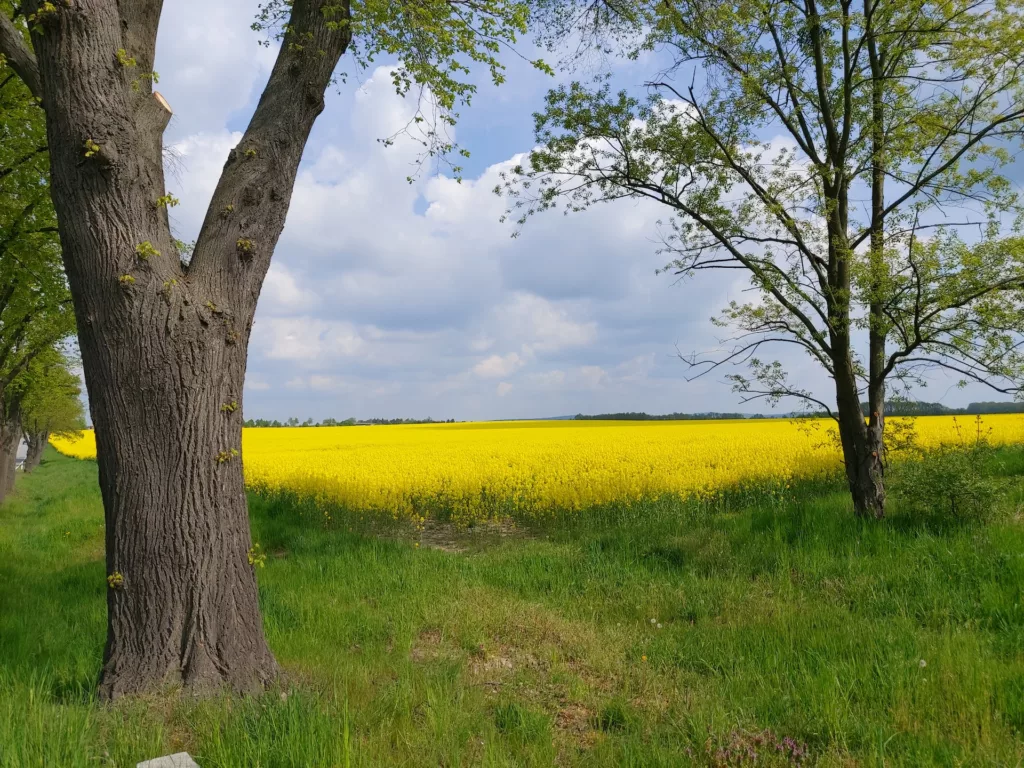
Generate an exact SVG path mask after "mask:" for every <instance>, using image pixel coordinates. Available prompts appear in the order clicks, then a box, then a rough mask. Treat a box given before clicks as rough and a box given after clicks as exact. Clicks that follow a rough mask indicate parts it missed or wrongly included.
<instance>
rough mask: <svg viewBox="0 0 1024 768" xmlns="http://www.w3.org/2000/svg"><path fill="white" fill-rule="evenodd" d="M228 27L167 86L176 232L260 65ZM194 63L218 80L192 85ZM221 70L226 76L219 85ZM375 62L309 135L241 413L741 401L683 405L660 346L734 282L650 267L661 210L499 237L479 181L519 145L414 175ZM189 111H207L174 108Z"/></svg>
mask: <svg viewBox="0 0 1024 768" xmlns="http://www.w3.org/2000/svg"><path fill="white" fill-rule="evenodd" d="M229 4H232V5H235V4H237V0H236V2H235V3H229ZM185 5H186V6H188V7H191V6H192V3H191V2H187V3H185ZM242 5H243V6H244V5H245V4H244V3H243V4H242ZM236 10H237V9H236ZM175 13H177V11H175ZM218 18H219V16H218ZM237 21H238V19H237V17H236V18H235V19H234V20H232V22H231V23H232V24H237ZM181 24H186V21H185V20H181V19H179V21H177V22H175V23H174V24H172V25H171V27H170V29H172V30H174V29H178V30H179V31H180V30H182V29H184V28H183V27H181ZM175 25H177V26H175ZM242 27H244V25H240V28H242ZM180 34H181V35H185V36H186V37H188V35H194V37H188V39H189V40H200V41H201V40H204V39H205V38H204V35H205V32H203V33H200V32H196V31H195V30H193V31H192V32H188V33H187V34H186V33H185V32H184V31H181V32H180ZM244 34H245V35H251V33H249V32H247V31H245V32H244ZM166 35H167V33H164V35H163V36H162V38H161V41H162V44H164V41H165V40H166V39H168V38H167V37H166ZM240 41H241V38H240V37H236V36H229V38H227V42H226V50H225V51H220V52H208V51H204V50H202V46H199V47H189V48H188V49H187V50H188V51H189V52H190V53H189V54H188V56H191V57H192V59H193V60H190V61H189V62H188V65H189V66H188V67H186V68H185V71H183V72H182V74H181V76H180V77H177V78H172V79H171V80H170V82H169V84H168V89H167V91H165V92H170V91H171V90H173V89H177V91H176V93H177V94H179V95H175V96H174V101H175V102H176V104H177V105H179V106H178V107H177V108H178V109H179V117H178V118H177V122H176V126H177V127H178V128H181V127H183V126H185V127H190V128H193V129H192V130H189V131H187V132H185V131H180V132H179V133H177V134H173V132H172V134H173V135H178V136H179V138H178V140H177V141H176V143H175V150H176V152H177V154H178V156H179V158H180V162H179V165H180V171H179V172H178V175H177V176H173V175H172V176H170V177H169V178H170V181H169V187H170V188H171V191H172V192H174V193H175V194H176V196H178V197H179V198H180V199H181V205H180V206H178V207H176V208H174V209H173V211H172V214H173V217H174V223H175V228H176V231H177V234H178V236H179V237H181V238H182V239H186V240H191V239H193V238H194V237H195V233H196V232H198V229H199V227H200V225H201V223H202V220H203V217H204V216H205V213H206V207H207V205H208V201H209V197H210V194H211V193H212V191H213V188H214V186H215V184H216V182H217V179H218V177H219V175H220V172H221V170H222V168H223V165H224V162H225V159H226V157H227V154H228V152H229V151H230V150H231V148H232V147H234V146H235V145H237V143H238V141H239V140H240V138H241V134H240V133H239V131H238V130H237V129H239V128H241V127H243V126H244V119H239V117H242V118H244V116H245V114H246V113H247V110H249V109H251V108H252V106H253V104H254V100H253V99H254V95H255V93H256V90H254V89H255V88H256V86H257V85H258V83H259V82H261V80H262V78H264V77H265V76H266V72H267V71H268V70H267V68H268V66H269V65H268V64H267V62H268V61H269V60H270V59H269V58H268V54H267V53H266V52H261V51H259V50H257V49H256V47H255V43H254V42H253V48H249V47H248V46H247V44H246V45H243V44H242V43H241V42H240ZM250 42H252V41H251V40H250ZM190 45H191V44H190ZM177 55H178V54H175V56H177ZM222 55H223V56H224V57H228V58H231V57H234V58H233V59H232V61H233V64H232V65H226V64H225V63H224V61H225V60H224V59H222V58H221V57H222ZM246 57H248V59H247V58H246ZM249 59H251V60H249ZM164 60H166V61H168V62H172V61H178V60H179V59H174V58H171V57H170V54H165V59H164ZM193 64H195V65H196V66H200V65H202V66H204V67H207V66H208V69H209V71H210V72H211V73H213V75H211V77H213V78H214V79H213V80H211V81H210V82H209V83H207V84H197V83H196V82H195V79H194V78H195V77H196V75H195V73H194V72H193V71H192V69H190V67H192V65H193ZM183 66H184V65H183ZM232 66H235V67H236V68H237V69H238V71H239V73H240V74H239V77H238V82H225V81H223V80H226V79H228V77H229V76H228V75H227V74H225V73H228V72H230V71H231V67H232ZM168 69H170V68H168ZM388 73H389V68H387V67H381V68H379V69H377V70H375V71H373V72H370V73H367V75H368V76H367V77H366V78H365V80H364V81H363V83H362V85H361V86H360V87H358V88H353V87H347V88H345V89H343V90H342V92H341V93H336V94H331V95H329V99H328V101H329V104H328V109H327V111H326V112H325V114H324V115H323V116H322V117H321V119H320V121H319V122H318V124H317V127H316V128H315V130H314V135H313V138H312V140H311V143H310V145H309V146H308V147H307V151H306V156H307V161H306V162H305V163H304V165H303V167H302V169H301V170H300V173H299V176H298V178H297V180H296V186H295V192H294V196H293V198H292V203H291V207H290V210H289V215H288V221H287V226H286V228H285V231H284V234H283V236H282V239H281V241H280V244H279V246H278V249H277V252H276V254H275V257H274V262H273V265H272V267H271V269H270V272H269V273H268V276H267V281H266V283H265V286H264V289H263V293H262V297H261V300H260V307H259V310H258V312H257V319H256V323H255V325H254V327H253V334H252V342H251V349H250V356H249V365H250V371H251V372H250V377H249V380H248V383H247V388H246V389H247V392H248V396H247V399H246V411H247V414H248V415H251V416H252V417H269V418H287V417H288V416H290V415H295V414H294V413H293V411H294V410H295V408H294V403H295V402H296V401H297V400H298V399H299V398H301V402H302V403H303V405H304V406H307V405H308V407H309V414H310V415H314V416H315V417H318V418H319V417H323V416H329V415H333V416H336V415H337V413H338V412H340V411H344V412H345V413H347V414H348V415H355V416H366V415H378V416H414V415H417V416H428V415H430V416H434V417H438V418H446V417H456V418H486V417H504V416H531V415H535V416H539V415H555V414H564V413H575V412H580V411H583V412H588V411H589V412H593V411H609V410H648V411H665V410H681V409H682V410H706V409H710V408H725V407H726V406H728V407H730V408H732V407H735V404H734V402H733V398H732V397H731V396H730V395H729V394H728V388H727V387H721V386H718V387H712V386H704V385H701V386H694V387H691V388H690V389H689V390H687V391H688V392H691V393H693V395H694V397H693V399H692V401H690V402H688V403H687V404H686V405H685V406H681V405H680V404H679V402H678V398H679V391H680V387H681V386H682V384H681V383H680V379H681V375H682V373H683V370H682V365H681V363H678V361H675V362H673V361H672V360H671V357H670V356H671V353H672V352H673V344H674V343H676V342H680V343H681V346H683V347H684V348H687V349H689V348H695V349H702V348H707V347H709V346H713V345H714V329H713V327H712V326H711V325H710V323H709V322H708V320H707V318H708V317H709V316H710V315H712V314H713V313H714V310H715V309H716V308H717V306H719V305H721V304H722V303H723V301H724V298H725V297H726V296H727V295H730V294H731V293H732V291H733V284H732V282H731V281H730V280H726V279H718V280H716V279H714V278H712V279H705V280H701V281H699V282H695V283H690V284H686V285H683V286H679V287H673V286H672V284H671V281H670V280H667V279H665V278H663V277H656V276H655V274H654V269H655V268H656V267H659V266H662V262H663V259H664V257H661V256H658V255H657V254H656V253H655V252H654V251H655V245H654V243H652V240H651V238H652V236H653V235H654V233H655V222H656V221H657V219H658V217H659V216H662V215H664V210H663V209H659V208H658V207H657V206H655V205H653V204H646V203H644V204H633V203H622V204H615V205H609V206H604V207H601V208H598V209H595V210H592V211H589V212H587V213H584V214H580V215H574V216H570V217H562V216H558V215H546V216H539V217H537V218H536V219H534V220H532V221H531V222H530V223H529V224H528V225H527V227H526V228H525V230H524V232H523V234H522V236H521V237H520V238H518V239H512V238H511V237H510V235H511V232H512V230H511V227H510V226H509V225H505V224H501V223H499V217H500V215H501V213H502V211H503V210H504V207H505V205H506V201H504V200H503V199H500V198H498V197H497V196H495V195H494V194H492V191H491V190H492V189H493V188H494V186H495V185H496V184H497V183H498V182H499V181H500V174H501V173H502V172H503V171H507V170H508V169H509V168H511V167H512V166H513V165H514V164H515V163H517V162H519V161H520V160H521V159H522V154H521V152H522V150H523V149H525V148H526V147H527V146H528V144H525V146H524V143H525V142H524V143H521V144H520V145H519V146H501V145H498V144H496V143H494V142H491V140H490V138H489V136H486V134H487V133H488V131H487V130H484V131H482V133H481V135H485V140H484V141H483V144H482V146H472V147H471V149H473V150H474V152H478V153H482V154H483V155H484V156H487V157H488V158H489V159H490V160H491V161H492V162H490V164H489V165H487V166H486V167H478V168H477V170H476V172H474V173H470V174H467V178H465V179H463V180H462V182H461V183H459V182H458V181H456V180H455V179H452V178H449V177H448V176H445V175H444V174H438V173H433V172H431V169H426V171H425V172H423V173H422V174H421V175H420V176H419V177H418V178H417V179H416V181H414V183H412V184H409V183H407V182H406V176H408V175H409V174H410V173H411V172H414V171H415V170H416V168H415V166H414V165H413V163H414V161H415V160H416V158H417V156H418V154H419V152H420V150H421V149H422V148H421V147H418V146H417V145H415V144H413V143H411V142H403V141H399V142H398V143H397V144H396V145H395V146H393V147H384V146H382V145H381V144H380V143H379V142H377V141H376V139H378V138H381V137H383V136H387V135H390V134H392V133H394V132H395V130H397V129H399V128H401V127H402V126H403V125H404V124H405V122H406V121H407V120H408V117H409V116H410V115H411V109H412V106H411V105H410V104H409V103H408V102H403V101H401V100H400V99H398V98H397V97H396V96H395V95H394V92H393V87H392V85H391V79H390V76H389V74H388ZM217 78H223V80H221V79H217ZM162 85H163V83H162ZM172 86H173V89H172ZM543 87H546V83H545V84H543ZM189 88H195V89H196V91H195V93H196V98H195V99H194V100H192V99H191V98H190V96H189V93H190V91H189ZM524 98H525V96H524ZM531 105H532V102H531ZM193 108H194V109H195V111H197V112H198V113H200V114H198V115H197V116H195V117H194V118H193V117H187V116H186V115H185V113H186V112H188V111H190V110H192V109H193ZM507 108H509V105H508V104H503V105H502V109H507ZM524 109H525V111H524V112H523V114H526V115H528V113H529V108H528V107H524ZM503 114H504V113H503ZM492 117H493V115H492ZM464 119H465V120H466V121H467V122H468V121H472V120H474V119H475V120H477V121H478V125H484V124H486V122H487V120H488V116H487V115H480V114H478V113H476V112H475V111H474V110H466V111H465V118H464ZM489 142H490V143H489ZM478 143H479V142H478ZM303 415H306V411H304V413H303Z"/></svg>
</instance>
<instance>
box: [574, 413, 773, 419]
mask: <svg viewBox="0 0 1024 768" xmlns="http://www.w3.org/2000/svg"><path fill="white" fill-rule="evenodd" d="M573 418H574V419H575V420H577V421H687V420H694V421H697V420H706V419H764V418H769V417H767V416H762V415H761V414H753V415H751V414H749V413H720V412H718V411H709V412H708V413H665V414H660V415H651V414H649V413H643V412H642V411H641V412H639V413H635V412H628V413H598V414H595V415H593V416H589V415H586V414H583V413H577V414H576V415H575V416H573Z"/></svg>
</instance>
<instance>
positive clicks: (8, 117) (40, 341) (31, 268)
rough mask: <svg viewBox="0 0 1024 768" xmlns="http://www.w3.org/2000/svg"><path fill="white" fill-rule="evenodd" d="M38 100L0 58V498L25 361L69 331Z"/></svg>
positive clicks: (18, 431) (9, 470) (8, 485)
mask: <svg viewBox="0 0 1024 768" xmlns="http://www.w3.org/2000/svg"><path fill="white" fill-rule="evenodd" d="M48 165H49V161H48V158H47V154H46V126H45V121H44V119H43V115H42V113H41V112H40V110H39V107H38V105H37V103H36V100H35V99H34V98H33V97H32V94H31V93H30V92H29V90H28V88H26V87H25V86H24V84H23V83H22V82H21V81H20V80H19V79H18V78H17V77H16V76H15V75H14V73H13V71H12V70H11V68H10V67H9V66H7V65H5V64H3V63H2V62H0V502H2V501H3V499H4V497H5V496H6V494H7V493H9V492H10V491H11V490H12V489H13V487H14V477H15V474H14V468H15V461H16V457H17V451H18V445H19V443H20V442H21V435H22V428H21V417H22V412H21V398H22V395H23V393H24V391H25V389H24V379H25V374H26V371H27V369H28V368H29V366H30V365H31V364H32V363H33V361H35V360H36V359H37V358H38V356H40V355H44V354H46V353H47V351H48V350H52V349H53V346H54V344H55V343H57V342H58V341H59V340H60V339H63V338H64V337H66V336H68V335H69V334H71V333H73V332H74V317H73V314H72V308H71V298H70V295H69V294H68V288H67V283H66V281H65V278H64V272H63V267H62V264H61V258H60V247H59V243H58V241H57V227H56V219H55V217H54V211H53V204H52V202H51V201H50V193H49V187H48V184H47V177H48Z"/></svg>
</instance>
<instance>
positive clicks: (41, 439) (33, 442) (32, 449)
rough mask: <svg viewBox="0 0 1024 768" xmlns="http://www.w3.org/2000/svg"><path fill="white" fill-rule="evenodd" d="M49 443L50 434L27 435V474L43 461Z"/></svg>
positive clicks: (25, 466)
mask: <svg viewBox="0 0 1024 768" xmlns="http://www.w3.org/2000/svg"><path fill="white" fill-rule="evenodd" d="M48 442H50V434H49V433H48V432H37V433H35V434H27V435H25V445H26V446H27V451H26V453H25V464H24V469H25V472H26V473H27V472H31V471H32V470H34V469H35V468H36V467H38V466H39V463H40V462H41V461H42V460H43V451H44V450H46V444H47V443H48Z"/></svg>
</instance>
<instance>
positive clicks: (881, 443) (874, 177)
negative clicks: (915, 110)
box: [865, 3, 888, 517]
mask: <svg viewBox="0 0 1024 768" xmlns="http://www.w3.org/2000/svg"><path fill="white" fill-rule="evenodd" d="M865 13H866V14H868V16H867V18H868V19H869V22H868V23H869V31H868V33H867V38H868V59H869V61H870V64H871V77H872V81H871V250H870V252H869V255H868V268H869V270H870V276H869V286H868V290H869V291H870V296H869V297H868V426H867V431H868V434H867V440H868V451H869V453H868V456H869V457H870V467H869V470H868V471H869V475H870V477H871V478H872V479H873V480H874V493H875V495H876V497H877V510H875V516H876V517H881V516H882V512H883V510H884V506H885V484H884V476H885V440H884V436H885V378H886V371H885V366H886V359H885V345H886V337H887V334H888V329H887V326H886V318H885V306H884V303H883V298H884V296H885V293H886V289H887V285H886V283H887V279H888V275H887V274H886V263H885V158H884V152H885V110H884V105H883V102H882V92H883V88H884V78H885V62H884V59H883V57H882V55H881V54H880V53H879V51H878V47H877V44H876V39H875V34H874V28H873V24H874V21H873V18H872V15H871V14H872V13H873V11H872V7H871V5H870V4H868V3H866V4H865Z"/></svg>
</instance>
